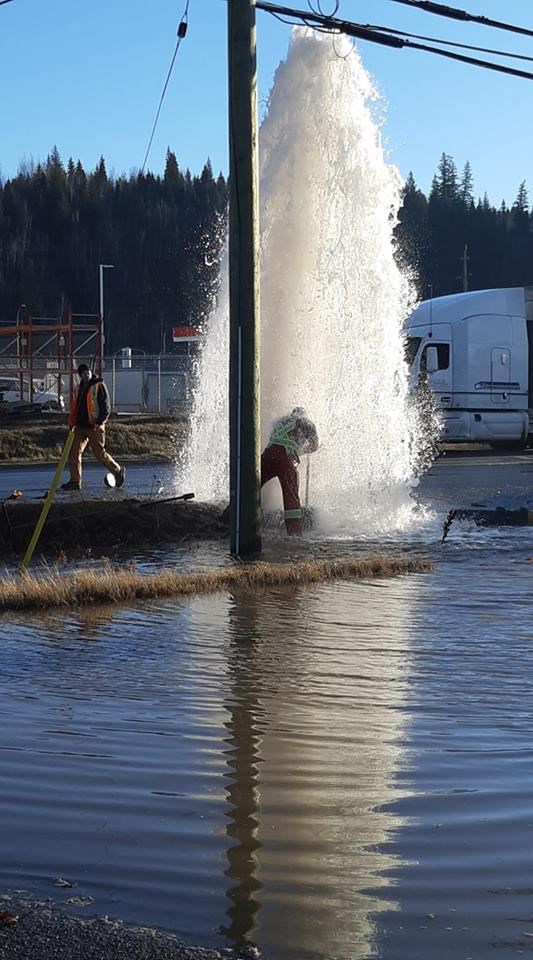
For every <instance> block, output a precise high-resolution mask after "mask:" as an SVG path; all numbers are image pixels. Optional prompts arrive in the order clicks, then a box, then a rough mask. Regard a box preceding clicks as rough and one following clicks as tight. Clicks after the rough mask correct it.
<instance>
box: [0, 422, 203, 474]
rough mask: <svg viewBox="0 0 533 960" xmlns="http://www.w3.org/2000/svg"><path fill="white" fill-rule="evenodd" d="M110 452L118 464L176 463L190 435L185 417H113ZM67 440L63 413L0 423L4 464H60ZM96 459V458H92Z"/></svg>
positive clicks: (109, 428)
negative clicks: (123, 461)
mask: <svg viewBox="0 0 533 960" xmlns="http://www.w3.org/2000/svg"><path fill="white" fill-rule="evenodd" d="M106 432H107V448H108V450H109V452H110V453H111V454H112V455H113V456H114V457H116V458H117V459H118V460H120V459H125V460H128V459H130V460H138V461H148V462H150V463H151V462H153V461H155V460H158V461H164V462H169V463H171V462H173V461H174V460H175V458H176V451H177V449H178V446H179V445H180V444H181V443H183V441H184V438H185V436H186V432H187V421H186V419H185V418H184V417H164V416H143V417H140V416H138V417H136V416H133V415H132V416H129V417H112V418H111V420H110V421H109V423H108V424H107V430H106ZM66 436H67V418H66V415H65V414H61V413H46V414H44V413H43V414H42V415H41V416H40V417H37V418H36V417H32V418H26V417H14V416H10V417H7V416H6V417H4V418H2V419H1V420H0V463H39V462H41V463H51V462H53V461H55V460H59V457H60V456H61V451H62V449H63V445H64V443H65V439H66ZM88 456H92V455H88Z"/></svg>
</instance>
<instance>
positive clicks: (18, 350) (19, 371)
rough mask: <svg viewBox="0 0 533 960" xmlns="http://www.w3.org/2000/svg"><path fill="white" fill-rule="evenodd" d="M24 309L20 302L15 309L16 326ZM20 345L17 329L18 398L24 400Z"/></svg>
mask: <svg viewBox="0 0 533 960" xmlns="http://www.w3.org/2000/svg"><path fill="white" fill-rule="evenodd" d="M26 309H27V307H26V304H25V303H21V305H20V307H19V308H18V310H17V319H16V320H15V326H16V327H18V325H19V322H20V311H21V310H26ZM20 347H21V343H20V333H19V332H18V330H17V367H18V374H19V395H20V399H21V400H24V395H23V394H24V377H23V375H22V351H21V349H20Z"/></svg>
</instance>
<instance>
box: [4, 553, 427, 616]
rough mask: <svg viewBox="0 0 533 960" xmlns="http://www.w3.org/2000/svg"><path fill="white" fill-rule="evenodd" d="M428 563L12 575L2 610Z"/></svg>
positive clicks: (346, 575) (389, 572)
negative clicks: (147, 572) (148, 573)
mask: <svg viewBox="0 0 533 960" xmlns="http://www.w3.org/2000/svg"><path fill="white" fill-rule="evenodd" d="M431 569H432V564H431V562H430V561H428V560H402V559H397V558H395V557H390V556H374V557H367V558H366V559H358V560H355V559H354V560H350V559H345V560H307V561H298V562H295V563H279V564H278V563H249V564H239V565H235V566H231V567H223V568H220V569H214V570H207V571H201V572H198V573H189V574H183V573H178V572H176V571H174V570H162V571H160V572H159V573H154V574H151V575H149V576H147V575H146V574H144V573H139V572H138V571H137V570H135V568H132V567H128V568H126V569H124V568H114V567H107V568H105V569H103V570H99V571H93V570H81V571H78V572H76V573H71V574H63V573H60V572H58V571H50V572H48V573H46V574H45V575H43V576H38V577H35V576H33V575H32V574H28V573H26V574H20V575H14V576H13V575H11V576H8V577H6V578H5V579H3V580H2V581H0V611H4V610H46V609H51V608H53V607H63V606H67V607H72V606H88V605H89V604H94V603H123V602H125V601H130V600H152V599H156V598H161V597H178V596H188V595H191V594H202V593H225V592H226V591H231V590H235V589H245V590H256V589H261V588H264V587H273V586H280V585H282V584H289V585H290V584H308V583H319V582H320V581H325V580H334V579H344V580H347V579H362V578H365V579H367V578H372V577H391V576H397V575H398V574H405V573H425V572H427V571H429V570H431Z"/></svg>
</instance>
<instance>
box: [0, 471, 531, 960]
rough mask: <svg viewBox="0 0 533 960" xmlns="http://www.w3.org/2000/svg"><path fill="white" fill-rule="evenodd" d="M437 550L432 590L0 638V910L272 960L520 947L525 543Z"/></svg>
mask: <svg viewBox="0 0 533 960" xmlns="http://www.w3.org/2000/svg"><path fill="white" fill-rule="evenodd" d="M437 482H439V483H440V480H439V481H437V480H435V481H434V483H435V484H437ZM458 483H459V481H458ZM440 532H441V531H440V522H435V524H434V526H433V527H431V525H430V526H429V527H428V528H427V529H426V530H425V533H424V536H425V538H426V541H427V551H428V552H429V554H430V555H431V556H433V558H434V559H435V560H436V568H435V572H434V573H433V574H425V575H417V576H410V577H407V578H403V579H402V578H399V579H397V580H389V581H381V582H380V581H375V582H370V583H357V582H356V583H334V584H326V585H320V586H312V587H309V588H303V587H297V588H284V589H276V590H269V591H265V592H264V593H261V594H260V595H254V596H250V595H246V594H242V595H235V596H219V597H207V598H205V597H203V598H197V599H192V600H187V601H186V602H185V601H183V602H175V601H172V602H165V603H157V604H155V603H154V604H145V605H142V606H136V607H129V608H111V607H110V608H106V609H90V610H87V611H83V612H79V613H76V614H72V613H67V614H54V615H48V616H46V617H44V616H42V617H32V618H30V617H27V616H25V617H22V616H19V617H15V616H13V615H11V616H9V617H6V616H4V617H3V618H2V619H0V640H1V644H2V654H3V656H2V673H1V676H0V718H1V730H2V735H1V739H0V769H1V784H2V786H1V792H0V809H1V812H2V827H3V830H2V843H1V850H2V856H1V858H0V886H1V887H2V889H8V888H10V889H12V888H23V889H27V890H31V891H33V893H34V894H36V895H38V896H54V897H56V896H59V897H60V898H62V899H64V900H68V899H70V898H71V897H75V898H77V897H83V898H85V897H87V898H92V899H91V900H90V901H88V902H87V905H86V906H85V907H83V906H76V905H73V906H72V907H70V908H69V909H72V910H76V909H77V910H78V911H79V912H80V913H83V914H84V915H91V914H94V913H99V914H109V915H110V916H116V917H121V918H122V919H124V920H125V921H128V922H133V923H140V924H147V925H158V926H160V927H162V928H164V929H167V930H171V931H174V932H176V933H178V934H179V935H180V936H181V937H183V938H184V939H186V940H187V941H189V942H191V943H196V944H199V945H205V946H217V947H223V946H227V945H233V944H239V943H241V942H242V941H243V940H250V941H252V942H254V943H257V944H258V946H259V947H260V949H261V952H262V955H263V956H264V957H265V958H270V960H334V958H336V960H363V958H370V957H375V956H377V957H382V958H384V960H417V958H420V960H427V957H429V956H431V957H432V958H436V960H450V958H451V957H453V958H454V960H455V958H467V957H471V958H475V960H482V958H483V960H486V957H487V956H495V957H498V958H499V957H514V956H516V952H517V949H523V950H524V951H526V950H528V949H530V946H531V942H532V941H531V938H530V937H529V938H528V934H531V933H533V868H532V867H531V857H530V845H531V841H532V838H533V812H532V808H531V799H530V798H531V794H532V790H533V762H532V761H533V748H532V746H531V729H532V719H533V717H532V714H533V643H532V640H533V628H532V627H531V615H530V610H531V603H530V594H531V577H532V572H533V566H532V565H531V564H530V563H528V558H529V557H530V556H531V554H532V553H533V548H532V543H531V532H530V530H528V529H527V528H526V529H523V530H520V529H518V530H517V529H512V528H508V529H502V530H484V531H483V530H479V529H477V528H474V527H473V526H471V525H463V524H461V525H458V526H457V528H455V529H453V530H452V532H451V533H450V537H449V540H448V541H447V542H446V544H445V546H444V548H442V547H441V546H440V544H439V538H440ZM398 547H401V548H402V549H409V548H410V547H409V543H408V542H405V543H404V544H400V543H399V544H398ZM217 549H219V550H220V551H221V552H220V556H219V557H218V562H224V556H223V553H222V550H223V548H222V547H220V548H216V547H211V548H210V554H209V559H210V562H211V563H212V562H215V561H216V557H215V553H216V550H217ZM58 877H62V878H66V879H68V880H69V881H72V882H74V883H75V884H76V887H75V888H73V889H70V888H68V889H66V890H65V891H62V890H61V889H59V888H57V887H55V886H54V883H53V881H54V879H55V878H58Z"/></svg>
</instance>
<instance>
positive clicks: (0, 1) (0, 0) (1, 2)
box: [0, 0, 11, 7]
mask: <svg viewBox="0 0 533 960" xmlns="http://www.w3.org/2000/svg"><path fill="white" fill-rule="evenodd" d="M4 3H11V0H0V7H3V6H4Z"/></svg>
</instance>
